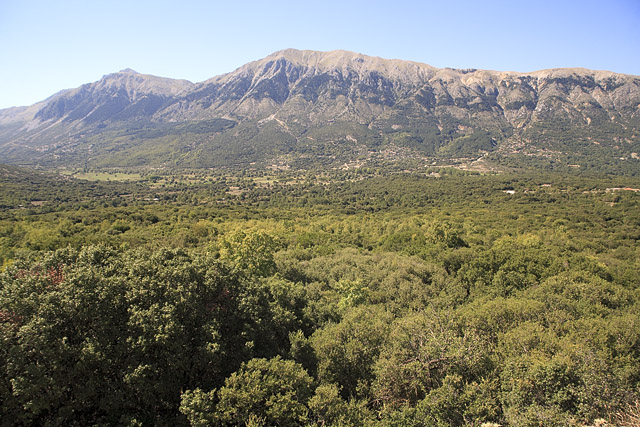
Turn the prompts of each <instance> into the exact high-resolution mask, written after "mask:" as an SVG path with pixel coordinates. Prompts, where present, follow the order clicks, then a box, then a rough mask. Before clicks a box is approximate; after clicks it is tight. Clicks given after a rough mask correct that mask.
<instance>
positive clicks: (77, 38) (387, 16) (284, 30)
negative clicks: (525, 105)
mask: <svg viewBox="0 0 640 427" xmlns="http://www.w3.org/2000/svg"><path fill="white" fill-rule="evenodd" d="M288 47H293V48H297V49H313V50H323V51H326V50H333V49H345V50H351V51H355V52H360V53H364V54H367V55H373V56H381V57H383V58H399V59H407V60H412V61H418V62H424V63H427V64H431V65H433V66H436V67H454V68H482V69H493V70H513V71H533V70H538V69H544V68H553V67H585V68H592V69H605V70H611V71H616V72H620V73H629V74H636V75H640V0H598V1H593V0H581V1H578V0H536V1H520V0H510V1H501V0H473V1H466V0H464V1H463V0H448V1H447V0H443V1H437V2H435V1H428V0H424V1H404V0H397V1H395V2H391V1H375V0H368V1H348V0H341V1H334V0H326V1H313V0H311V1H306V2H305V1H299V0H298V1H278V0H272V1H268V0H264V1H243V0H235V1H234V0H226V1H198V0H181V1H164V0H153V1H148V0H140V1H137V0H126V1H120V0H113V1H93V0H82V1H80V0H78V1H75V0H56V1H53V0H0V108H5V107H9V106H14V105H29V104H32V103H34V102H37V101H40V100H42V99H44V98H46V97H48V96H49V95H52V94H53V93H55V92H57V91H58V90H62V89H66V88H71V87H77V86H79V85H81V84H83V83H88V82H92V81H96V80H98V79H100V78H101V77H102V76H103V75H104V74H108V73H111V72H115V71H118V70H120V69H124V68H133V69H135V70H137V71H139V72H141V73H147V74H154V75H159V76H164V77H172V78H184V79H188V80H191V81H193V82H198V81H202V80H206V79H208V78H210V77H213V76H215V75H218V74H223V73H226V72H229V71H232V70H234V69H235V68H237V67H239V66H241V65H243V64H244V63H247V62H249V61H252V60H256V59H260V58H262V57H264V56H266V55H268V54H270V53H272V52H274V51H277V50H280V49H284V48H288Z"/></svg>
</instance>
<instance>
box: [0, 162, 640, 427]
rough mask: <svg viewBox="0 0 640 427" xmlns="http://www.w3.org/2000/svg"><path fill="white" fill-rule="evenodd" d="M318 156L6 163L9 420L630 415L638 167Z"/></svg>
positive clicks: (0, 237) (1, 321) (0, 366)
mask: <svg viewBox="0 0 640 427" xmlns="http://www.w3.org/2000/svg"><path fill="white" fill-rule="evenodd" d="M317 172H318V173H317V174H316V173H315V172H313V173H311V172H310V173H307V174H302V173H300V172H293V171H290V172H282V173H280V174H277V175H276V174H273V173H270V172H267V171H262V170H252V171H249V170H247V171H242V172H238V173H236V174H222V173H215V172H211V171H199V170H193V171H183V172H182V173H181V174H175V173H171V172H168V171H162V170H154V171H153V173H147V172H145V171H139V178H137V182H129V183H127V182H102V183H92V182H88V181H79V180H74V179H70V178H63V177H60V176H56V175H51V174H48V173H39V172H38V173H37V172H33V171H28V170H25V169H20V168H14V167H6V168H4V169H2V175H0V179H2V180H3V184H5V185H4V186H3V187H2V188H1V190H0V198H1V200H3V201H4V202H3V207H2V209H0V260H1V261H2V267H0V341H1V345H0V415H1V420H2V421H1V423H0V424H2V425H16V424H30V425H132V424H142V425H186V424H192V425H201V426H204V425H319V426H322V425H325V426H326V425H354V426H356V425H357V426H360V425H389V426H407V425H416V426H440V425H442V426H450V425H481V424H482V423H483V422H492V423H499V424H502V425H518V426H519V425H524V426H526V425H532V426H533V425H559V426H560V425H572V424H573V425H590V424H593V423H594V421H595V420H596V419H598V418H604V419H608V420H612V421H615V420H633V417H634V413H633V410H634V409H633V408H634V407H635V406H634V405H636V402H637V401H638V399H639V393H640V389H639V384H640V368H639V367H640V317H639V315H638V313H639V312H640V310H639V307H640V302H639V301H640V300H639V294H638V288H639V283H638V277H640V265H639V264H638V259H639V257H638V254H639V249H638V238H639V237H640V235H639V234H638V231H637V230H638V229H639V227H640V209H638V204H639V202H640V200H639V199H638V193H636V192H634V191H632V190H624V188H638V187H640V182H638V181H637V179H635V180H634V179H632V178H625V177H604V178H603V177H601V178H595V177H577V176H575V175H543V174H538V175H520V176H516V175H479V174H473V173H468V172H460V171H457V170H453V169H445V168H431V169H429V170H427V171H426V173H425V174H415V173H413V174H410V173H405V172H401V171H397V170H385V169H381V170H375V169H367V168H363V169H361V170H357V171H334V172H326V171H325V172H320V171H317ZM431 173H433V174H434V175H431ZM435 174H438V175H435ZM110 176H115V175H110ZM437 176H439V177H437ZM32 192H36V193H34V194H37V195H38V196H37V197H40V195H42V198H43V199H44V200H47V203H45V204H44V205H42V204H40V203H36V204H31V206H30V207H27V206H20V205H25V203H30V201H31V199H30V197H34V196H32V195H31V194H32ZM507 192H508V193H507ZM56 198H57V200H56ZM625 422H626V421H625ZM621 424H622V423H621Z"/></svg>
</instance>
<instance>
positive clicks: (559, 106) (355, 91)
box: [0, 49, 640, 165]
mask: <svg viewBox="0 0 640 427" xmlns="http://www.w3.org/2000/svg"><path fill="white" fill-rule="evenodd" d="M196 122H202V123H204V124H205V125H202V126H200V127H198V129H199V131H198V132H197V134H198V135H200V136H199V137H197V138H191V139H190V142H189V143H187V142H186V140H187V139H189V138H186V139H185V143H184V144H185V147H183V149H182V150H180V151H181V153H182V154H181V156H182V157H183V158H188V157H189V155H190V154H189V152H191V151H194V152H196V151H197V152H198V153H200V154H202V153H207V152H209V153H211V150H210V148H211V147H212V146H215V147H216V150H219V149H225V147H227V146H229V147H227V148H229V149H231V150H233V149H234V147H233V145H234V144H235V145H238V146H242V145H243V144H244V145H245V146H246V145H251V144H253V145H258V146H261V147H263V149H262V150H263V151H264V153H263V154H264V155H266V153H267V152H269V151H274V150H272V149H270V148H269V144H270V143H271V142H273V144H275V145H278V144H281V145H282V141H285V140H286V141H289V142H287V144H288V145H287V147H288V148H286V150H285V151H292V150H293V151H296V150H304V149H305V147H306V146H307V145H308V144H309V143H310V141H314V143H318V141H319V140H320V142H324V143H332V144H336V143H338V144H339V143H340V141H345V140H349V139H348V138H347V136H349V137H350V138H351V139H355V140H356V141H358V142H360V143H362V144H364V145H367V144H368V145H371V140H375V144H374V145H378V146H379V145H381V144H382V145H384V144H393V145H394V146H405V147H407V148H409V149H411V150H415V151H416V152H420V153H424V154H426V155H435V156H445V157H447V156H449V157H451V156H453V157H455V156H473V155H481V154H482V153H485V152H487V151H493V150H503V151H505V152H506V151H508V150H520V151H521V150H523V149H524V150H526V149H531V150H539V149H545V150H546V149H549V150H551V149H552V150H560V151H562V150H565V151H567V150H568V151H571V150H578V149H580V148H579V147H583V146H589V147H591V146H592V145H597V146H599V147H609V148H610V149H612V150H618V151H619V153H618V152H616V153H618V154H620V156H625V155H629V154H630V153H631V152H634V151H638V148H639V147H638V143H639V135H640V77H638V76H631V75H623V74H616V73H612V72H607V71H592V70H586V69H553V70H542V71H536V72H532V73H516V72H499V71H487V70H474V69H471V70H455V69H448V68H447V69H438V68H434V67H431V66H429V65H426V64H419V63H414V62H408V61H401V60H388V59H382V58H375V57H369V56H365V55H361V54H357V53H353V52H346V51H332V52H315V51H299V50H293V49H288V50H284V51H280V52H276V53H274V54H272V55H269V56H268V57H266V58H264V59H261V60H259V61H255V62H252V63H249V64H246V65H244V66H243V67H241V68H239V69H237V70H235V71H233V72H231V73H228V74H225V75H222V76H217V77H214V78H212V79H209V80H207V81H204V82H201V83H197V84H193V83H190V82H187V81H184V80H172V79H164V78H160V77H155V76H149V75H142V74H138V73H136V72H134V71H131V70H123V71H122V72H119V73H115V74H111V75H107V76H105V77H104V78H102V79H101V80H100V81H98V82H96V83H90V84H86V85H83V86H81V87H80V88H77V89H73V90H68V91H63V92H61V93H58V94H56V95H54V96H52V97H51V98H49V99H47V100H45V101H43V102H41V103H39V104H36V105H34V106H31V107H21V108H13V109H7V110H0V156H2V155H3V154H4V155H5V157H7V158H8V160H9V161H14V162H20V161H22V160H24V159H25V158H31V157H33V155H34V153H35V152H37V156H36V157H39V158H45V157H46V156H54V155H58V156H60V155H62V154H61V153H63V152H64V153H66V155H71V154H73V155H75V156H76V157H78V156H79V157H82V155H81V153H82V152H83V150H85V151H86V150H88V148H87V147H88V145H87V144H89V143H90V142H94V141H96V140H97V141H101V142H104V143H105V144H106V142H105V141H106V140H105V139H104V138H107V137H106V136H104V135H103V136H104V138H102V139H101V138H98V137H97V136H96V135H99V134H101V133H102V134H104V133H105V132H107V131H109V132H111V133H109V135H110V136H109V138H117V137H118V136H119V135H121V134H122V132H123V131H125V130H126V129H130V128H131V127H136V126H138V127H139V126H147V127H153V128H154V129H156V130H155V131H154V132H152V133H151V134H152V135H151V136H149V135H147V134H144V135H142V136H140V138H139V139H135V138H134V139H133V140H132V141H133V142H131V143H129V145H126V144H124V142H123V143H122V144H120V145H121V147H120V148H121V149H123V150H125V152H126V150H135V149H136V147H134V146H133V145H136V144H137V143H142V142H144V141H146V140H147V139H153V138H156V139H157V138H159V135H160V134H159V133H158V132H160V133H161V131H160V130H157V129H173V130H172V131H168V132H169V133H171V132H173V133H174V134H175V133H176V132H175V128H176V126H180V125H181V124H183V125H184V124H193V123H196ZM212 123H213V125H212ZM222 124H224V125H222ZM209 125H210V126H211V129H210V130H211V131H210V132H207V129H208V128H207V126H209ZM188 129H191V127H188ZM184 133H185V135H187V134H191V133H192V132H191V131H189V130H185V132H184ZM202 135H207V136H206V137H204V136H202ZM89 137H91V138H93V139H91V138H89ZM96 138H97V139H96ZM179 143H180V142H179V141H177V142H176V143H175V144H178V145H179ZM175 144H174V145H172V147H173V148H172V149H173V150H174V151H175ZM107 145H108V144H107ZM142 145H144V144H142ZM285 145H286V144H285ZM616 147H617V148H616ZM98 148H99V147H98V146H97V145H96V144H93V145H92V150H93V152H92V156H93V157H100V156H104V153H101V152H100V151H99V149H98ZM138 148H140V146H139V147H138ZM281 148H282V147H281ZM591 148H593V147H591ZM154 149H155V150H160V151H162V146H161V144H160V145H159V144H155V148H154ZM96 150H98V151H96ZM241 151H242V150H240V152H241ZM258 151H260V150H258ZM275 151H276V152H278V150H275ZM9 154H10V155H9ZM174 154H175V153H174V152H170V151H167V153H166V156H164V157H165V158H164V160H171V159H172V156H174ZM618 154H615V153H614V154H611V155H618ZM84 157H85V158H86V156H84ZM162 157H163V156H160V157H159V158H162ZM204 164H205V165H206V161H205V162H204Z"/></svg>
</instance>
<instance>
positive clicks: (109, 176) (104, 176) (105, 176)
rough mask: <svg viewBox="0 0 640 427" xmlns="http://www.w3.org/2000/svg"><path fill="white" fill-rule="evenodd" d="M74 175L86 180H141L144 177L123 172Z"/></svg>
mask: <svg viewBox="0 0 640 427" xmlns="http://www.w3.org/2000/svg"><path fill="white" fill-rule="evenodd" d="M72 176H73V177H74V178H76V179H84V180H86V181H140V180H141V179H142V176H141V175H140V174H139V173H123V172H113V173H110V172H78V173H74V174H73V175H72Z"/></svg>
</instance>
